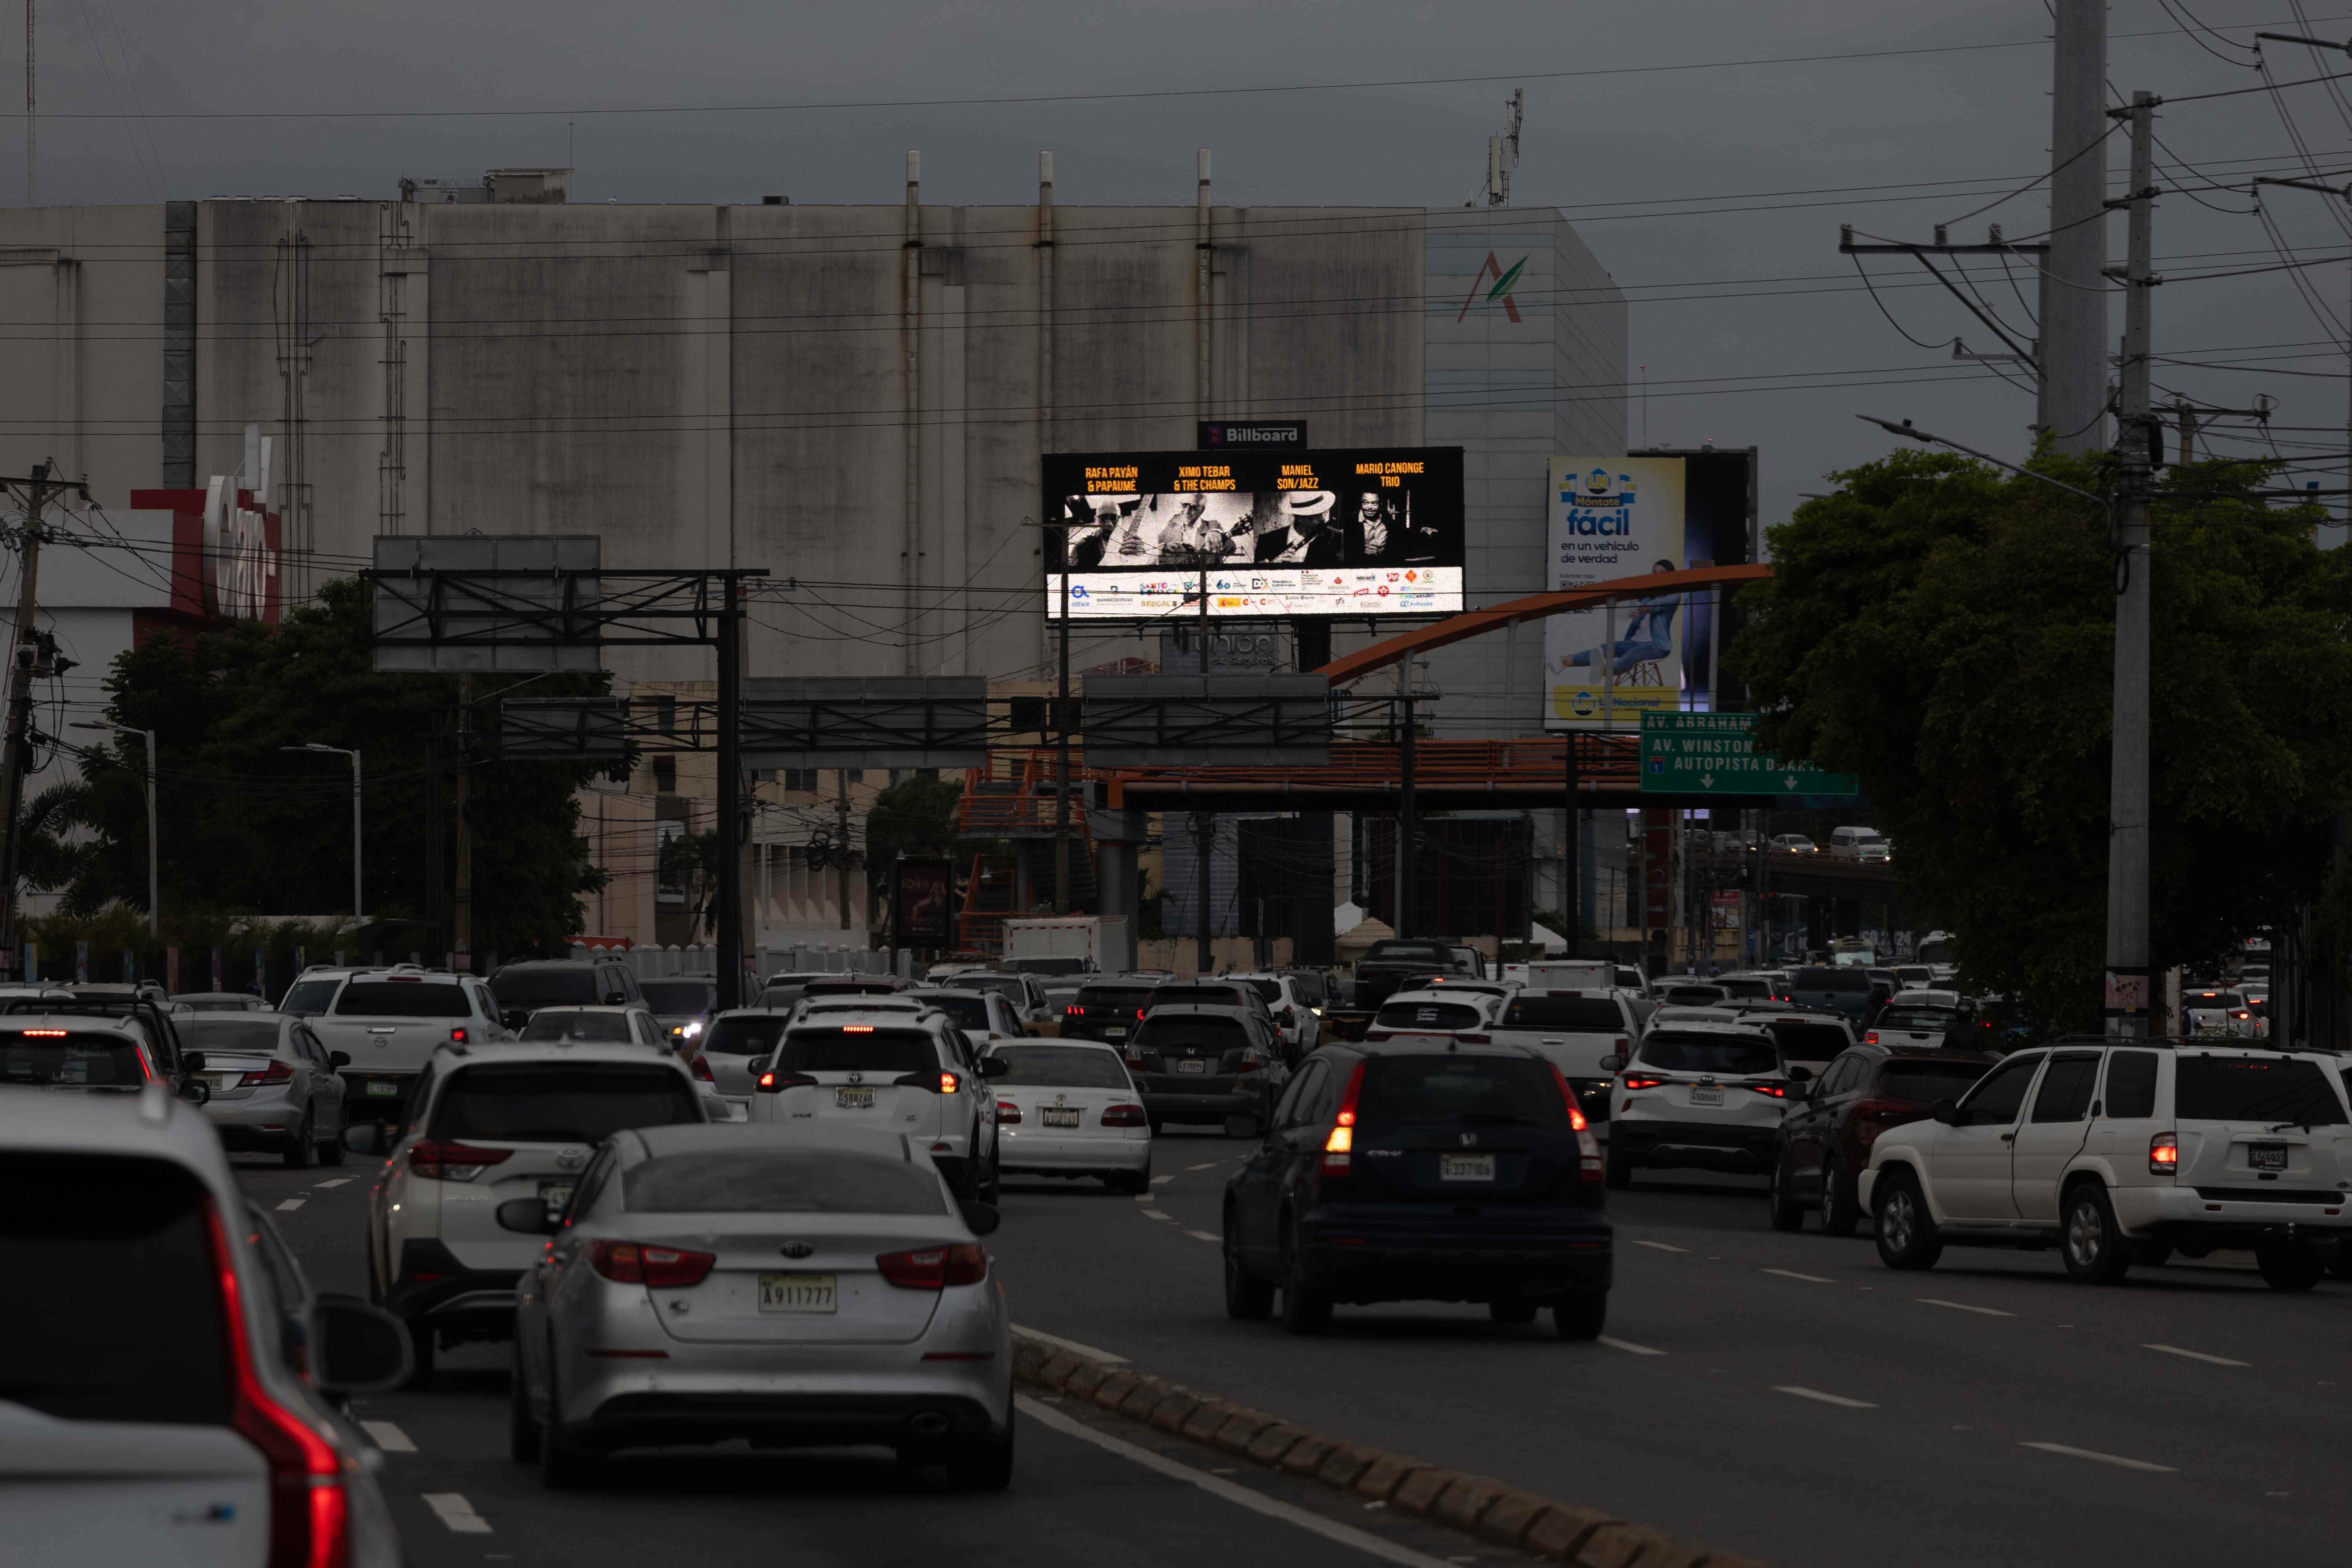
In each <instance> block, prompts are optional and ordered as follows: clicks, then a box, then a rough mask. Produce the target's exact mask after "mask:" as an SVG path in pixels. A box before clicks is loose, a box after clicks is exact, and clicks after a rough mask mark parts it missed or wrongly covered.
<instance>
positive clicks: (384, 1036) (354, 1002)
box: [310, 964, 513, 1123]
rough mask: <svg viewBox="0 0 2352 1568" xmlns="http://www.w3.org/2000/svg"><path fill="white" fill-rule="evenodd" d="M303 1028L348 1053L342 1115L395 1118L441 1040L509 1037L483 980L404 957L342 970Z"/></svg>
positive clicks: (457, 1042)
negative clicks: (392, 963)
mask: <svg viewBox="0 0 2352 1568" xmlns="http://www.w3.org/2000/svg"><path fill="white" fill-rule="evenodd" d="M310 1027H311V1030H312V1031H313V1032H314V1033H315V1034H317V1035H318V1037H319V1038H320V1041H321V1042H323V1043H324V1044H325V1045H326V1047H327V1048H328V1049H329V1050H331V1051H341V1052H344V1053H345V1054H347V1055H348V1056H349V1057H350V1058H351V1065H350V1066H349V1067H346V1068H343V1074H342V1077H343V1089H344V1095H343V1116H344V1119H345V1121H392V1122H395V1123H396V1122H398V1121H400V1120H401V1117H402V1112H403V1110H404V1108H405V1107H406V1105H407V1103H408V1100H409V1096H410V1093H411V1092H412V1091H413V1090H414V1089H415V1087H416V1079H417V1076H418V1075H419V1074H420V1073H422V1072H423V1071H424V1070H425V1063H426V1062H428V1061H430V1060H432V1059H433V1053H434V1052H435V1051H437V1050H439V1049H440V1048H441V1047H444V1046H446V1045H478V1044H480V1043H482V1042H484V1041H487V1040H509V1039H512V1038H513V1035H512V1034H511V1033H510V1032H509V1030H508V1029H507V1027H506V1026H504V1025H503V1024H501V1023H499V1003H498V998H497V997H495V996H493V995H491V994H490V987H489V985H488V983H487V982H485V981H482V980H478V979H476V978H475V977H474V976H472V975H470V974H455V973H450V972H448V971H446V970H438V971H436V970H425V969H419V968H416V967H415V966H414V965H411V964H401V965H400V966H398V967H397V968H394V969H378V970H368V971H365V972H362V973H354V974H351V975H348V976H346V977H345V978H344V980H343V982H342V984H341V985H340V986H338V987H337V988H336V991H335V994H334V998H333V1000H331V1001H330V1002H329V1003H328V1004H327V1006H326V1011H324V1012H323V1013H321V1014H320V1015H319V1016H316V1017H314V1018H313V1019H312V1020H311V1021H310Z"/></svg>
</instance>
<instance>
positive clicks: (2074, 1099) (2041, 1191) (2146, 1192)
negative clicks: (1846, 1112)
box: [1859, 1037, 2352, 1290]
mask: <svg viewBox="0 0 2352 1568" xmlns="http://www.w3.org/2000/svg"><path fill="white" fill-rule="evenodd" d="M2338 1066H2339V1064H2338V1061H2337V1058H2335V1057H2334V1056H2332V1055H2328V1054H2326V1053H2321V1052H2314V1051H2274V1050H2268V1049H2265V1048H2263V1047H2260V1046H2256V1045H2253V1044H2252V1043H2251V1042H2248V1043H2243V1044H2241V1043H2239V1042H2236V1041H2225V1040H2213V1041H2205V1040H2186V1041H2171V1040H2147V1041H2141V1040H2115V1041H2109V1040H2106V1039H2103V1038H2099V1037H2089V1038H2083V1039H2071V1040H2060V1041H2057V1042H2055V1043H2054V1044H2053V1045H2051V1046H2049V1047H2045V1048H2042V1049H2040V1050H2031V1051H2021V1052H2019V1053H2018V1054H2016V1055H2015V1056H2012V1057H2011V1058H2008V1059H2007V1060H2006V1061H2004V1062H2002V1063H2001V1064H2000V1066H1998V1067H1996V1068H1993V1069H1992V1070H1991V1071H1990V1072H1988V1073H1987V1074H1985V1076H1984V1077H1983V1078H1982V1079H1979V1080H1978V1081H1977V1084H1976V1087H1974V1088H1973V1089H1969V1092H1968V1095H1967V1097H1966V1098H1965V1099H1962V1100H1958V1101H1957V1102H1955V1101H1952V1100H1943V1101H1940V1102H1938V1103H1937V1106H1936V1108H1935V1112H1934V1116H1933V1119H1932V1120H1930V1121H1913V1122H1908V1123H1906V1124H1905V1125H1903V1126H1900V1127H1896V1128H1893V1129H1891V1130H1889V1131H1885V1132H1882V1133H1880V1134H1879V1135H1878V1141H1877V1142H1876V1143H1875V1144H1874V1145H1873V1146H1872V1148H1871V1152H1870V1168H1869V1169H1868V1170H1866V1171H1864V1172H1863V1173H1862V1174H1861V1177H1860V1182H1859V1187H1860V1200H1861V1204H1862V1206H1863V1207H1864V1208H1865V1209H1868V1210H1869V1211H1870V1212H1871V1213H1873V1214H1874V1215H1876V1216H1877V1219H1878V1255H1879V1257H1880V1258H1883V1259H1884V1260H1885V1263H1886V1265H1887V1266H1888V1267H1889V1268H1930V1267H1932V1266H1933V1265H1934V1264H1935V1261H1936V1259H1937V1257H1939V1256H1940V1255H1941V1254H1942V1252H1943V1249H1944V1248H1945V1247H1947V1246H1962V1245H1974V1246H1989V1247H2030V1248H2040V1247H2046V1246H2048V1245H2050V1244H2051V1243H2052V1242H2056V1243H2057V1244H2058V1248H2059V1252H2060V1255H2061V1256H2062V1257H2063V1258H2064V1260H2065V1264H2066V1271H2067V1273H2069V1274H2071V1275H2073V1276H2074V1278H2075V1279H2083V1280H2087V1281H2090V1282H2092V1283H2095V1284H2105V1283H2109V1282H2112V1281H2114V1280H2116V1279H2121V1278H2122V1277H2123V1274H2124V1271H2125V1270H2126V1269H2127V1268H2130V1267H2131V1266H2132V1265H2133V1264H2134V1263H2144V1264H2149V1265H2154V1264H2158V1263H2161V1262H2163V1261H2164V1260H2165V1259H2166V1258H2168V1257H2170V1256H2171V1254H2172V1253H2173V1252H2174V1251H2176V1250H2177V1251H2179V1252H2181V1253H2183V1254H2186V1255H2187V1256H2189V1257H2190V1258H2202V1257H2204V1256H2205V1255H2206V1254H2207V1253H2209V1252H2211V1251H2213V1250H2215V1249H2216V1248H2219V1247H2251V1248H2252V1250H2253V1254H2254V1260H2255V1262H2256V1263H2257V1264H2258V1265H2259V1266H2260V1268H2261V1269H2262V1273H2263V1279H2265V1280H2267V1281H2269V1282H2270V1284H2271V1286H2272V1287H2273V1289H2280V1290H2306V1289H2310V1288H2311V1287H2312V1286H2313V1285H2315V1284H2316V1283H2317V1282H2318V1280H2319V1278H2320V1275H2321V1274H2322V1272H2323V1271H2324V1268H2325V1259H2324V1257H2323V1250H2322V1249H2323V1248H2326V1247H2329V1246H2330V1245H2331V1244H2332V1245H2333V1246H2334V1247H2343V1246H2347V1245H2352V1114H2348V1113H2347V1102H2346V1100H2345V1087H2344V1083H2343V1079H2342V1076H2341V1074H2340V1072H2339V1071H2338Z"/></svg>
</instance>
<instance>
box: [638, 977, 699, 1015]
mask: <svg viewBox="0 0 2352 1568" xmlns="http://www.w3.org/2000/svg"><path fill="white" fill-rule="evenodd" d="M637 989H638V990H639V991H642V992H644V993H645V997H646V1006H648V1007H651V1008H652V1009H653V1010H654V1011H655V1012H656V1013H659V1014H661V1015H662V1016H665V1017H671V1018H677V1017H689V1016H693V1015H694V1014H697V1013H708V1012H709V1011H710V1009H711V1007H712V1006H713V1005H716V1003H717V1002H718V1000H719V987H717V986H716V985H713V984H711V983H710V982H709V981H708V980H640V981H638V982H637Z"/></svg>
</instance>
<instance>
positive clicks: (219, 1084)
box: [196, 1072, 245, 1094]
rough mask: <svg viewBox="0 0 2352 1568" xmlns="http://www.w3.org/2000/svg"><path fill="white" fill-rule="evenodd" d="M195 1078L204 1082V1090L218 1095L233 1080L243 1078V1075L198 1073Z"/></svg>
mask: <svg viewBox="0 0 2352 1568" xmlns="http://www.w3.org/2000/svg"><path fill="white" fill-rule="evenodd" d="M196 1076H197V1077H198V1078H201V1079H204V1080H205V1088H207V1089H211V1090H212V1091H213V1092H214V1093H215V1094H218V1093H219V1092H220V1091H221V1090H222V1089H226V1088H227V1087H228V1086H229V1084H230V1083H231V1082H232V1081H233V1080H234V1079H239V1078H243V1077H244V1076H245V1075H244V1074H243V1073H234V1074H232V1073H225V1072H205V1073H198V1074H197V1075H196Z"/></svg>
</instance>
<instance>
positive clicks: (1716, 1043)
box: [1635, 1035, 1780, 1078]
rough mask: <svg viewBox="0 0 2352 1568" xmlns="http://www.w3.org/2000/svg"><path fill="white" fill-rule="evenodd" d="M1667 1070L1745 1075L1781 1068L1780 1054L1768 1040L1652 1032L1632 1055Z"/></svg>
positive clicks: (1644, 1064) (1643, 1063) (1774, 1070)
mask: <svg viewBox="0 0 2352 1568" xmlns="http://www.w3.org/2000/svg"><path fill="white" fill-rule="evenodd" d="M1635 1059H1636V1060H1638V1061H1639V1062H1640V1063H1641V1064H1642V1065H1643V1067H1652V1068H1664V1069H1665V1070H1666V1071H1668V1072H1704V1073H1713V1074H1715V1075H1716V1076H1717V1077H1718V1078H1748V1077H1752V1076H1754V1075H1756V1074H1759V1073H1774V1072H1779V1071H1780V1052H1779V1051H1778V1050H1776V1049H1774V1048H1773V1046H1772V1043H1771V1042H1770V1041H1769V1040H1730V1039H1725V1038H1723V1037H1721V1036H1717V1035H1653V1036H1651V1037H1649V1039H1647V1040H1646V1041H1644V1042H1643V1046H1642V1054H1641V1055H1640V1056H1639V1057H1637V1058H1635Z"/></svg>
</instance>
